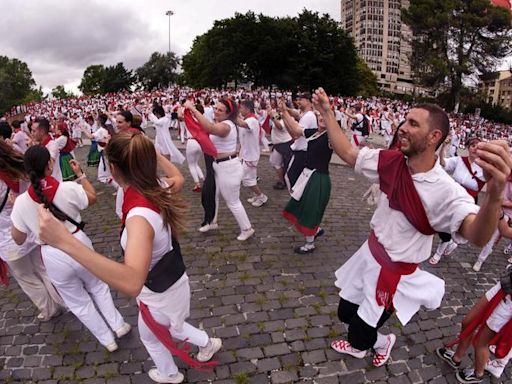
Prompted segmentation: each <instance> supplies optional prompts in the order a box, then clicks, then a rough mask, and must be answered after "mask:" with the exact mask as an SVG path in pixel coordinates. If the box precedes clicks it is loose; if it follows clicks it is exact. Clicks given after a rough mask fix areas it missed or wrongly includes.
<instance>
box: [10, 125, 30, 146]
mask: <svg viewBox="0 0 512 384" xmlns="http://www.w3.org/2000/svg"><path fill="white" fill-rule="evenodd" d="M12 127H13V128H14V135H13V137H12V146H13V148H14V149H16V150H17V151H18V152H20V153H25V151H26V150H27V148H28V144H29V141H30V137H29V135H28V134H27V132H25V131H24V130H23V129H22V128H21V123H20V121H19V120H14V121H13V122H12Z"/></svg>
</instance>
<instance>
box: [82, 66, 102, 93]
mask: <svg viewBox="0 0 512 384" xmlns="http://www.w3.org/2000/svg"><path fill="white" fill-rule="evenodd" d="M104 81H105V67H104V66H103V65H89V66H88V67H87V68H86V69H85V71H84V74H83V76H82V80H81V81H80V85H79V86H78V89H79V90H80V91H82V93H83V94H84V95H97V94H100V93H103V83H104Z"/></svg>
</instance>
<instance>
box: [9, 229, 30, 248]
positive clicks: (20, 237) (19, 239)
mask: <svg viewBox="0 0 512 384" xmlns="http://www.w3.org/2000/svg"><path fill="white" fill-rule="evenodd" d="M11 236H12V239H13V240H14V242H15V243H16V244H18V245H21V244H23V243H24V242H25V240H27V234H26V233H24V232H21V231H20V230H18V228H16V227H15V226H14V225H13V226H12V227H11Z"/></svg>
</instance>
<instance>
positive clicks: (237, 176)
mask: <svg viewBox="0 0 512 384" xmlns="http://www.w3.org/2000/svg"><path fill="white" fill-rule="evenodd" d="M213 170H214V171H215V183H216V185H217V189H218V193H220V195H221V196H222V198H223V199H224V201H225V202H226V205H227V206H228V208H229V210H230V211H231V213H232V214H233V216H235V220H236V222H237V223H238V226H239V227H240V230H241V231H243V230H246V229H249V228H251V222H250V221H249V217H248V216H247V213H246V212H245V208H244V206H243V205H242V202H241V201H240V182H241V181H242V176H243V168H242V163H240V159H238V158H234V159H231V160H227V161H222V162H220V163H216V162H215V161H214V162H213Z"/></svg>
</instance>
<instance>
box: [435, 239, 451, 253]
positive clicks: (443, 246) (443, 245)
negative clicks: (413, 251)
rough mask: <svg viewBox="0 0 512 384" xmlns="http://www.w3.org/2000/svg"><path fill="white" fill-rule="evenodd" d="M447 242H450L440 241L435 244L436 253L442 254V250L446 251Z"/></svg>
mask: <svg viewBox="0 0 512 384" xmlns="http://www.w3.org/2000/svg"><path fill="white" fill-rule="evenodd" d="M448 244H450V242H449V241H447V242H440V243H439V244H438V245H437V250H436V253H437V254H438V255H444V251H446V248H447V247H448Z"/></svg>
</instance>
